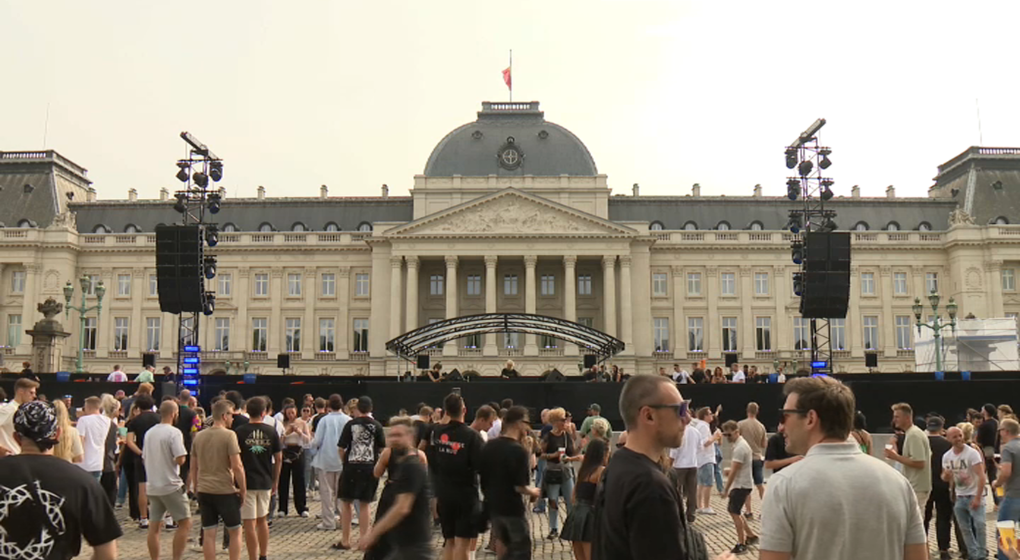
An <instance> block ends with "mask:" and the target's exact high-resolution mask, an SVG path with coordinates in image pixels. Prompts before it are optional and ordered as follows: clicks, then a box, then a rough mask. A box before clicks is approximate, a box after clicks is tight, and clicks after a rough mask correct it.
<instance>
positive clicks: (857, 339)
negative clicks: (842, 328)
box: [845, 265, 891, 363]
mask: <svg viewBox="0 0 1020 560" xmlns="http://www.w3.org/2000/svg"><path fill="white" fill-rule="evenodd" d="M846 316H847V320H846V323H845V325H846V337H847V347H848V348H850V356H851V357H853V358H860V359H861V360H863V359H864V330H863V329H864V317H862V316H861V271H860V269H859V268H857V267H856V266H853V265H851V266H850V302H849V305H848V308H847V313H846ZM890 320H891V319H890ZM858 363H863V362H858Z"/></svg>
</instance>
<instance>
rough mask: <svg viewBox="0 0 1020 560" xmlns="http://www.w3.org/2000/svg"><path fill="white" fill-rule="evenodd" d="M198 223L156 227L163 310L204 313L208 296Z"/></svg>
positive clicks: (158, 278) (157, 281)
mask: <svg viewBox="0 0 1020 560" xmlns="http://www.w3.org/2000/svg"><path fill="white" fill-rule="evenodd" d="M203 245H204V243H203V240H202V232H201V229H200V226H198V225H187V226H180V225H173V226H165V225H162V226H156V287H157V290H158V293H159V309H160V311H162V312H164V313H175V314H177V313H201V312H202V311H203V304H204V301H203V299H204V296H205V277H204V276H203V274H202V262H203Z"/></svg>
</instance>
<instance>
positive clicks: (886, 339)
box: [878, 266, 913, 358]
mask: <svg viewBox="0 0 1020 560" xmlns="http://www.w3.org/2000/svg"><path fill="white" fill-rule="evenodd" d="M878 277H879V278H880V279H881V284H878V297H879V298H881V300H882V316H881V318H880V319H879V326H878V327H879V330H880V331H881V333H882V334H881V340H879V342H880V343H881V345H882V348H881V350H882V354H883V355H884V357H886V358H895V357H896V350H897V347H896V314H895V313H893V308H892V304H893V302H892V297H893V296H892V294H893V285H892V267H889V266H881V267H879V269H878ZM911 329H913V319H911Z"/></svg>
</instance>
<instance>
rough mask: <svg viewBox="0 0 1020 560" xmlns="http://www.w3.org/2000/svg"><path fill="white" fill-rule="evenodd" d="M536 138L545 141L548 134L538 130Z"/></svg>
mask: <svg viewBox="0 0 1020 560" xmlns="http://www.w3.org/2000/svg"><path fill="white" fill-rule="evenodd" d="M538 137H539V138H541V139H542V140H545V139H546V138H548V137H549V132H548V131H546V130H539V131H538Z"/></svg>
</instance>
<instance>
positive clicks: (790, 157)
mask: <svg viewBox="0 0 1020 560" xmlns="http://www.w3.org/2000/svg"><path fill="white" fill-rule="evenodd" d="M795 167H797V148H787V149H786V168H787V169H793V168H795Z"/></svg>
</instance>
